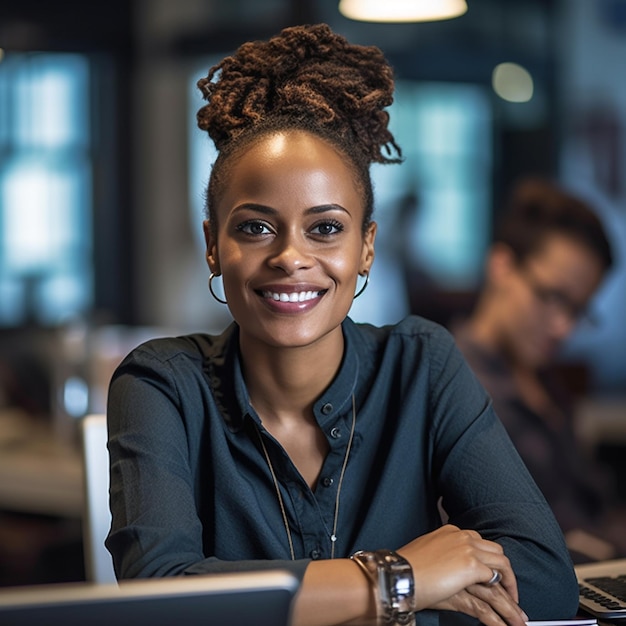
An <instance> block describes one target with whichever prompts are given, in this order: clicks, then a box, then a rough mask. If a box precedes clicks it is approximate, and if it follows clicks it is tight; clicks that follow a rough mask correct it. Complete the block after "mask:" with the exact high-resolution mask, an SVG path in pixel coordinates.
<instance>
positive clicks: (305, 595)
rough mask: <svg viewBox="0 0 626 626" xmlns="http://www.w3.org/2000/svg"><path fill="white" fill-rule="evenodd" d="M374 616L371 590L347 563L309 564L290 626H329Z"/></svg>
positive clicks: (366, 581) (354, 566) (361, 621)
mask: <svg viewBox="0 0 626 626" xmlns="http://www.w3.org/2000/svg"><path fill="white" fill-rule="evenodd" d="M375 616H376V606H375V602H374V594H373V591H372V587H371V585H370V583H369V582H368V580H367V578H366V577H365V575H364V574H363V572H362V571H361V569H360V568H359V567H358V565H357V564H356V563H354V562H353V561H351V560H350V559H335V560H332V561H331V560H325V561H313V562H311V563H310V564H309V566H308V567H307V569H306V572H305V574H304V579H303V581H302V586H301V588H300V590H299V592H298V595H297V597H296V601H295V606H294V616H293V625H294V626H331V625H333V626H334V625H336V624H343V623H347V622H350V621H352V620H357V619H358V620H359V623H363V621H365V620H368V619H371V620H372V621H373V620H374V619H375Z"/></svg>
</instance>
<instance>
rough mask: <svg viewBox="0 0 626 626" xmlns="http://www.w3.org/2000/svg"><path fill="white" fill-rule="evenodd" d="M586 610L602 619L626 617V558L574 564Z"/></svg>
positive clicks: (582, 605)
mask: <svg viewBox="0 0 626 626" xmlns="http://www.w3.org/2000/svg"><path fill="white" fill-rule="evenodd" d="M574 569H575V571H576V578H577V579H578V587H579V591H580V599H579V604H580V608H581V609H583V611H585V612H587V613H590V614H591V615H595V616H596V617H598V618H600V619H620V618H626V559H615V560H612V561H597V562H593V563H583V564H581V565H576V566H575V568H574Z"/></svg>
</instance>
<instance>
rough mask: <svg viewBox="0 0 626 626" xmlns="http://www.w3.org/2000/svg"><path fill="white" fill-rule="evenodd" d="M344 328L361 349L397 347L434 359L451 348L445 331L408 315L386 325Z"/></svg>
mask: <svg viewBox="0 0 626 626" xmlns="http://www.w3.org/2000/svg"><path fill="white" fill-rule="evenodd" d="M345 329H346V331H347V332H348V333H350V334H351V335H352V336H353V338H354V339H355V340H356V341H358V343H359V344H360V345H361V347H362V348H364V349H383V350H384V349H394V348H397V349H402V350H403V351H408V352H410V353H413V354H420V355H422V356H423V355H424V354H425V353H428V354H430V355H431V356H434V355H437V354H447V353H449V352H450V350H452V349H454V347H455V343H454V339H453V337H452V335H451V334H450V332H449V331H448V330H447V329H446V328H444V327H443V326H441V325H440V324H437V323H436V322H433V321H430V320H427V319H425V318H423V317H419V316H418V315H409V316H407V317H405V318H404V319H403V320H402V321H400V322H398V323H397V324H391V325H388V326H373V325H371V324H363V323H359V324H356V323H354V322H350V323H349V324H348V325H347V326H346V327H345Z"/></svg>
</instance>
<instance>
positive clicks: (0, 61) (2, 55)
mask: <svg viewBox="0 0 626 626" xmlns="http://www.w3.org/2000/svg"><path fill="white" fill-rule="evenodd" d="M3 59H4V50H3V49H2V48H0V63H2V60H3Z"/></svg>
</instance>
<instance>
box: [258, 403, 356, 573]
mask: <svg viewBox="0 0 626 626" xmlns="http://www.w3.org/2000/svg"><path fill="white" fill-rule="evenodd" d="M355 426H356V402H355V400H354V394H352V427H351V428H350V439H349V440H348V447H347V448H346V454H345V456H344V458H343V465H342V467H341V474H340V475H339V484H338V485H337V496H336V498H335V515H334V518H333V532H332V533H331V534H330V558H331V559H334V558H335V543H336V541H337V522H338V520H339V496H340V495H341V486H342V484H343V476H344V474H345V472H346V466H347V465H348V458H349V457H350V449H351V448H352V440H353V439H354V428H355ZM254 428H255V430H256V433H257V436H258V437H259V441H260V442H261V447H262V448H263V454H264V455H265V460H266V461H267V466H268V467H269V470H270V474H271V475H272V481H273V482H274V489H275V490H276V497H277V498H278V504H279V506H280V512H281V514H282V516H283V524H284V525H285V532H286V533H287V540H288V541H289V554H290V555H291V560H292V561H295V560H296V554H295V552H294V549H293V539H292V537H291V530H290V529H289V522H288V521H287V513H286V511H285V503H284V502H283V497H282V495H281V494H280V488H279V486H278V480H277V478H276V473H275V472H274V466H273V465H272V461H271V459H270V455H269V453H268V452H267V447H266V446H265V442H264V441H263V437H262V436H261V431H260V430H259V427H258V426H257V425H256V423H255V424H254ZM327 532H328V529H327Z"/></svg>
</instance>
